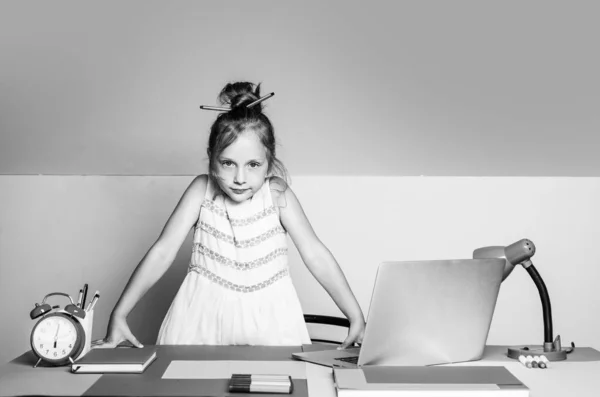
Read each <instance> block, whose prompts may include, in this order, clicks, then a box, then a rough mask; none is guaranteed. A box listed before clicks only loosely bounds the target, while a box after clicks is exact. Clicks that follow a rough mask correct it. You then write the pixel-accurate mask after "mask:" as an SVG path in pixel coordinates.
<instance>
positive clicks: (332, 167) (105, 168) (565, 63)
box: [0, 0, 600, 362]
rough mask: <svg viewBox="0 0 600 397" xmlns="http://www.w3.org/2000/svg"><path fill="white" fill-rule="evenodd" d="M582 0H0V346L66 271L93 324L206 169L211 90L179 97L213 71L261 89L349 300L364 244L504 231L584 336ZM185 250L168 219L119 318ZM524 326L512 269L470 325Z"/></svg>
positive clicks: (598, 173) (594, 29) (591, 35)
mask: <svg viewBox="0 0 600 397" xmlns="http://www.w3.org/2000/svg"><path fill="white" fill-rule="evenodd" d="M599 7H600V6H599V5H598V3H595V2H577V1H574V2H569V3H566V2H548V1H545V2H535V1H532V2H517V1H503V2H480V1H452V2H430V1H418V2H417V1H412V2H410V1H404V2H391V1H371V2H368V3H366V2H349V1H341V0H331V1H328V2H325V3H323V2H317V1H304V2H302V3H291V2H285V3H283V2H278V1H269V0H256V1H252V2H235V3H234V2H198V1H177V2H164V1H153V0H150V1H128V2H120V1H103V2H95V3H91V2H79V1H73V0H56V1H53V2H51V3H50V2H46V1H20V0H19V1H16V0H15V1H12V0H10V1H3V2H2V10H1V12H0V65H2V67H0V298H1V299H2V301H3V302H5V306H6V311H5V314H6V316H5V317H4V319H3V320H2V321H0V336H2V338H0V362H3V361H6V360H9V359H11V358H13V357H14V356H15V355H17V354H20V353H21V352H22V351H23V350H25V349H27V348H28V341H27V337H28V333H29V331H30V329H31V326H32V322H31V320H29V319H28V316H27V314H28V312H29V310H30V309H31V307H32V306H33V304H34V303H35V302H38V301H39V300H40V299H42V298H43V295H45V294H46V293H48V292H51V291H54V290H64V291H68V292H70V293H72V294H75V293H76V292H77V291H78V289H79V288H80V286H81V285H82V284H83V283H84V282H88V283H90V289H91V290H92V291H91V292H92V293H93V292H94V291H95V290H96V289H98V290H100V291H101V293H102V297H101V300H100V302H99V306H98V318H97V319H96V323H95V328H94V334H95V335H94V336H95V337H100V336H102V334H103V333H104V330H103V328H104V327H105V326H106V320H107V316H108V313H109V311H110V308H111V307H112V305H113V304H114V302H115V301H116V299H117V297H118V294H119V293H120V291H121V290H122V288H123V286H124V284H125V282H126V279H127V277H128V276H129V274H130V273H131V271H132V269H133V268H134V267H135V265H136V264H137V262H138V261H139V259H140V258H141V257H142V256H143V254H144V253H145V251H146V250H147V248H148V247H149V246H150V244H152V242H153V241H154V239H155V238H156V237H157V235H158V233H159V232H160V230H161V228H162V225H163V224H164V222H165V220H166V219H167V217H168V215H169V214H170V212H171V210H172V208H173V207H174V205H175V203H176V202H177V200H178V198H179V196H180V194H181V192H182V191H183V189H184V188H185V186H186V185H187V183H188V181H189V180H191V179H192V175H195V174H198V173H201V172H203V171H204V170H205V169H206V162H205V143H206V140H207V137H208V136H207V131H208V128H209V126H210V124H211V122H212V121H213V120H214V117H215V114H214V113H213V112H207V111H200V110H199V109H198V106H199V105H202V104H208V105H210V104H215V102H216V96H217V93H218V92H219V90H220V89H221V88H222V87H223V85H224V84H225V83H226V82H229V81H236V80H250V81H254V82H262V83H263V92H271V91H273V92H275V93H276V95H275V97H274V98H272V99H269V101H267V102H266V109H265V112H266V113H267V114H268V115H269V116H270V117H271V119H272V121H273V123H274V124H275V126H276V131H277V136H278V138H279V143H280V146H279V148H278V150H279V156H280V157H281V159H282V160H283V161H284V163H285V164H286V165H287V166H288V168H289V170H290V172H291V174H292V176H293V177H294V179H293V181H294V184H293V186H294V188H295V189H296V190H297V192H298V194H299V195H300V197H301V199H302V201H303V203H304V205H305V209H306V210H307V212H308V214H309V216H310V218H311V220H312V222H313V224H314V226H315V228H316V229H317V231H318V232H319V235H320V236H321V237H322V238H323V240H324V241H325V242H326V243H327V245H328V246H329V248H330V249H331V250H332V251H333V252H334V254H335V255H336V257H337V258H338V260H339V262H340V264H341V265H342V266H343V268H344V270H345V272H346V274H347V275H348V278H349V279H350V282H351V284H352V286H353V288H354V290H355V292H356V294H357V296H358V298H359V300H360V303H361V305H362V306H363V308H364V309H365V311H366V310H367V309H368V307H367V306H366V305H368V297H369V295H370V289H371V284H372V281H373V280H372V278H373V277H374V270H375V266H376V265H377V263H378V262H379V261H381V260H384V259H421V258H448V257H469V256H470V254H471V252H472V250H473V249H474V248H477V247H479V246H484V245H504V244H510V243H512V242H514V241H516V240H518V239H520V238H523V237H528V238H530V239H532V240H533V241H534V242H535V243H536V244H537V245H538V248H539V251H538V253H537V254H536V257H535V263H536V264H537V265H539V270H540V272H541V273H542V275H543V277H544V280H545V281H546V283H547V284H548V287H549V289H550V293H551V297H552V299H553V301H552V302H553V308H554V313H555V329H556V331H557V332H558V333H560V334H562V336H563V339H564V340H565V341H570V340H574V341H576V342H577V343H578V344H580V345H592V346H595V347H597V348H598V347H600V342H599V341H598V339H597V336H594V334H593V333H592V331H593V330H597V329H598V319H597V318H596V317H594V316H593V315H589V314H588V313H596V312H598V305H599V298H598V296H597V295H595V294H594V293H593V292H592V288H594V287H595V285H594V282H597V280H598V270H597V269H598V260H597V259H596V257H595V254H596V249H595V248H596V247H595V241H594V240H593V236H598V235H599V234H598V230H597V229H598V226H597V225H598V224H599V222H598V221H599V219H598V218H599V215H598V208H597V206H595V205H594V203H596V202H598V198H599V197H598V196H599V194H600V193H599V187H598V177H600V156H597V147H598V144H599V143H600V135H599V134H597V131H598V130H599V129H600V117H598V112H597V107H598V106H597V104H598V103H600V98H599V95H600V77H599V76H600V75H599V74H598V73H597V70H599V69H600V56H599V55H598V52H597V51H593V50H591V49H593V48H595V47H596V41H597V40H596V38H597V37H598V36H599V34H600V25H599V24H598V23H597V21H596V19H597V18H596V15H598V11H599ZM312 176H314V177H316V178H315V179H312V178H310V177H312ZM420 176H426V177H425V178H422V177H420ZM340 195H342V196H343V197H344V200H342V201H341V203H338V202H337V201H333V197H337V196H340ZM342 231H343V232H342ZM348 231H350V232H348ZM188 256H189V241H188V242H186V245H184V247H183V248H182V250H181V252H180V254H179V256H178V258H177V260H176V262H175V265H174V266H173V268H172V270H171V271H170V272H169V273H168V275H167V276H166V277H165V278H164V279H163V280H161V281H160V283H159V285H158V286H157V287H156V288H155V289H154V290H152V291H151V292H150V293H149V295H148V297H147V299H145V300H144V301H143V302H141V303H140V305H139V307H138V308H137V309H136V310H135V312H134V313H133V314H132V318H131V321H132V324H133V326H134V329H135V331H136V334H138V335H139V336H140V338H141V339H142V340H144V341H152V340H153V338H154V337H155V334H156V329H157V327H158V324H159V322H160V319H161V317H162V315H163V314H164V312H165V311H166V309H167V307H168V305H169V303H170V301H171V298H172V296H173V294H174V293H175V292H176V289H177V285H178V284H179V282H180V280H181V278H182V277H183V276H184V275H185V266H186V263H187V260H188ZM291 261H292V264H293V267H292V269H293V275H294V278H295V280H296V283H297V284H298V287H299V292H300V296H301V299H302V303H303V305H304V307H305V309H306V310H307V311H318V312H328V313H336V308H335V307H334V306H333V305H332V303H331V302H330V301H329V300H328V298H327V297H326V296H325V295H324V292H323V291H322V290H321V289H320V288H319V287H317V286H316V284H315V282H314V280H312V279H311V278H310V276H309V275H308V273H307V272H306V271H305V270H304V269H303V267H302V265H301V264H300V261H299V258H298V255H297V253H294V252H293V251H292V253H291ZM514 319H517V320H518V323H517V324H516V325H514V323H513V322H512V321H513V320H514ZM143 324H147V326H143ZM540 335H541V316H540V313H539V302H538V297H537V291H536V290H535V288H533V286H532V283H531V282H530V280H529V279H528V278H527V276H526V275H525V272H523V271H521V272H518V271H517V272H514V273H513V275H511V277H510V279H509V280H507V281H506V282H505V283H504V285H503V287H502V293H501V294H500V298H499V302H498V308H497V311H496V314H495V317H494V324H493V326H492V329H491V331H490V342H493V343H539V342H540Z"/></svg>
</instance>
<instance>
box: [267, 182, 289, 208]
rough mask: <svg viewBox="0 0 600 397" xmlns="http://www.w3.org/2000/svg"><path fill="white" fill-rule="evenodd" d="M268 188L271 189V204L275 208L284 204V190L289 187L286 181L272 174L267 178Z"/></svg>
mask: <svg viewBox="0 0 600 397" xmlns="http://www.w3.org/2000/svg"><path fill="white" fill-rule="evenodd" d="M267 183H268V184H269V189H270V190H271V198H272V199H273V206H274V207H275V208H277V209H279V207H285V206H286V200H285V192H286V191H287V190H288V189H289V188H290V186H289V185H288V183H287V182H286V181H285V180H284V179H283V178H280V177H278V176H272V177H270V178H269V179H268V180H267Z"/></svg>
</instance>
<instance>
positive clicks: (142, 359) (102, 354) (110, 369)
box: [71, 346, 156, 374]
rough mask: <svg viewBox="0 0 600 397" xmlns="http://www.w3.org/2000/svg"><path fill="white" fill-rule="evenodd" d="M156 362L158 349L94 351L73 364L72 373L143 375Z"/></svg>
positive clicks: (134, 348) (150, 347) (149, 347)
mask: <svg viewBox="0 0 600 397" xmlns="http://www.w3.org/2000/svg"><path fill="white" fill-rule="evenodd" d="M154 360H156V347H155V346H148V347H142V348H137V347H131V348H122V347H120V348H115V349H92V350H90V351H89V352H88V353H87V354H86V355H85V356H83V357H82V358H80V359H79V360H77V361H75V362H74V363H72V364H71V372H74V373H77V374H89V373H137V374H141V373H142V372H144V371H145V370H146V368H148V366H149V365H150V364H152V362H153V361H154Z"/></svg>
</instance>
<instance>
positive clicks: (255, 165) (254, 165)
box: [250, 163, 260, 168]
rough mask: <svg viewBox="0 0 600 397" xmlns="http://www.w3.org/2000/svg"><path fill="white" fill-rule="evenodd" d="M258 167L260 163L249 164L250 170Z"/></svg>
mask: <svg viewBox="0 0 600 397" xmlns="http://www.w3.org/2000/svg"><path fill="white" fill-rule="evenodd" d="M258 167H260V163H250V168H258Z"/></svg>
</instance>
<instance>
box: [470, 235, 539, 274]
mask: <svg viewBox="0 0 600 397" xmlns="http://www.w3.org/2000/svg"><path fill="white" fill-rule="evenodd" d="M534 254H535V245H533V242H531V240H528V239H526V238H524V239H522V240H519V241H517V242H516V243H513V244H511V245H508V246H506V247H502V246H494V247H482V248H477V249H476V250H475V251H473V259H484V258H502V259H506V264H505V265H504V274H503V276H502V281H504V280H505V279H506V277H508V275H509V274H510V273H511V272H512V271H513V269H514V268H515V266H516V265H523V266H525V267H527V266H529V265H531V260H530V259H531V257H532V256H533V255H534Z"/></svg>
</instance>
